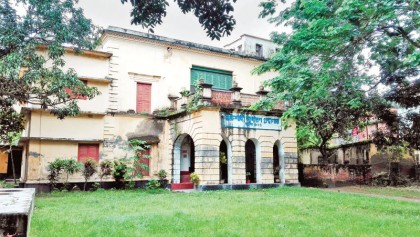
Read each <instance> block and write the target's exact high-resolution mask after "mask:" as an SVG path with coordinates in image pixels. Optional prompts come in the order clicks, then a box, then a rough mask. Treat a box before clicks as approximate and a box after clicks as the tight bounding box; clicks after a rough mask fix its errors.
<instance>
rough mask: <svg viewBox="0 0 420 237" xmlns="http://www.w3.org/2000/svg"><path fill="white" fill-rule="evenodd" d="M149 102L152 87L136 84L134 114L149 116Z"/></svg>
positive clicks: (145, 84)
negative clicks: (146, 114)
mask: <svg viewBox="0 0 420 237" xmlns="http://www.w3.org/2000/svg"><path fill="white" fill-rule="evenodd" d="M151 100H152V85H151V84H147V83H141V82H138V83H137V101H136V112H137V113H149V114H150V112H151Z"/></svg>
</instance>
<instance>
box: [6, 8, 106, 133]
mask: <svg viewBox="0 0 420 237" xmlns="http://www.w3.org/2000/svg"><path fill="white" fill-rule="evenodd" d="M76 2H77V1H76V0H30V1H29V0H17V1H12V2H10V1H8V0H0V85H1V86H0V141H5V140H6V135H7V133H8V132H17V133H19V132H20V131H21V130H22V129H23V127H24V120H23V114H21V113H20V111H16V110H15V108H14V107H13V105H15V104H17V103H22V104H25V103H31V104H34V105H39V106H40V107H41V108H42V109H51V111H52V113H53V114H55V115H56V116H58V117H59V118H60V119H62V118H64V117H65V116H69V115H75V114H77V113H78V111H79V108H78V106H77V103H76V100H75V99H74V98H71V97H70V95H69V94H68V93H67V92H66V91H65V89H66V88H68V89H71V90H72V91H73V93H74V94H77V95H80V96H86V97H88V98H93V97H94V96H95V95H97V94H98V93H99V91H98V90H97V89H95V88H89V87H87V86H85V85H84V83H82V82H81V81H80V80H79V79H78V77H77V75H76V73H75V71H74V70H72V69H69V70H64V69H63V67H64V65H65V62H64V60H63V59H62V57H63V55H64V54H65V48H64V46H63V45H69V46H71V47H72V48H73V49H74V50H75V52H77V53H80V52H81V49H93V48H94V47H95V46H96V44H97V43H98V41H97V40H96V39H97V35H98V32H99V31H98V30H99V29H97V28H95V27H94V26H93V25H92V23H91V20H89V19H86V18H85V17H84V16H83V10H82V9H80V8H77V7H76V6H75V4H76ZM18 6H19V8H20V9H24V11H20V12H19V13H17V8H18ZM39 51H44V52H45V54H44V55H41V54H40V53H39ZM46 63H48V65H46Z"/></svg>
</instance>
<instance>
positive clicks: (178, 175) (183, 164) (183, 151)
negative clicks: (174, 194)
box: [172, 133, 195, 183]
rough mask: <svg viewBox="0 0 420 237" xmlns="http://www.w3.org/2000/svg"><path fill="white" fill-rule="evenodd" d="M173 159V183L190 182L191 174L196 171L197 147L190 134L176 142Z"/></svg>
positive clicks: (180, 136)
mask: <svg viewBox="0 0 420 237" xmlns="http://www.w3.org/2000/svg"><path fill="white" fill-rule="evenodd" d="M172 157H173V162H172V164H173V165H172V177H173V178H172V179H173V180H172V183H182V182H189V174H190V173H192V172H194V170H195V146H194V141H193V139H192V137H191V136H190V135H189V134H186V133H184V134H181V135H179V136H178V138H177V139H176V140H175V143H174V147H173V154H172Z"/></svg>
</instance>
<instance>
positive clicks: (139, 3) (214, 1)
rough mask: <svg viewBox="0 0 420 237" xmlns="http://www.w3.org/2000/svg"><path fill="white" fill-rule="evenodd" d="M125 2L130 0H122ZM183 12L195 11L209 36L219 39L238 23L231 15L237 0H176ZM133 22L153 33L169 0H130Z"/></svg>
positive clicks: (163, 14)
mask: <svg viewBox="0 0 420 237" xmlns="http://www.w3.org/2000/svg"><path fill="white" fill-rule="evenodd" d="M121 2H122V3H123V4H124V3H126V2H128V0H121ZM174 2H176V3H177V4H178V6H179V8H180V9H181V11H182V13H184V14H185V13H188V12H193V13H194V15H195V16H196V17H197V18H198V21H199V22H200V24H201V26H202V27H203V28H204V29H205V30H206V32H207V36H208V37H210V38H211V39H217V40H219V39H220V37H221V36H224V35H225V34H226V35H230V33H231V32H232V30H233V27H234V26H235V24H236V21H235V19H234V18H233V16H232V15H231V13H232V12H233V10H234V9H233V6H232V4H231V2H234V3H235V2H236V0H232V1H231V0H210V1H208V0H174ZM130 3H131V5H132V7H133V9H132V10H131V17H132V20H131V24H135V25H141V26H142V27H143V28H148V29H149V31H150V32H152V33H153V28H154V27H156V25H160V24H162V18H163V17H165V16H166V7H167V6H169V3H168V1H167V0H130Z"/></svg>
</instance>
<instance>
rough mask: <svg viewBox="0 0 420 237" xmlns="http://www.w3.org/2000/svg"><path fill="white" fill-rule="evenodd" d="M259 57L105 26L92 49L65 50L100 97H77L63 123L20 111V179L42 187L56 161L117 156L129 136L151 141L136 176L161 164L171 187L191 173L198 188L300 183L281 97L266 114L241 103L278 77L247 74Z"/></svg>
mask: <svg viewBox="0 0 420 237" xmlns="http://www.w3.org/2000/svg"><path fill="white" fill-rule="evenodd" d="M261 45H262V44H261ZM263 56H264V55H252V54H251V55H250V54H247V53H246V52H240V51H232V50H229V49H222V48H216V47H210V46H206V45H201V44H197V43H191V42H186V41H181V40H175V39H170V38H166V37H160V36H156V35H150V34H145V33H141V32H136V31H131V30H125V29H121V28H116V27H109V28H108V29H107V30H105V31H104V33H103V35H102V44H101V45H100V47H99V48H98V49H97V51H89V52H85V53H84V54H82V55H74V54H73V53H72V52H70V51H69V52H68V53H67V54H66V56H65V60H66V67H68V68H74V69H75V70H76V72H77V73H78V75H79V76H80V79H81V80H83V81H85V82H86V83H87V85H89V86H95V87H97V88H98V89H99V91H100V92H101V94H100V95H99V96H97V97H95V98H94V99H92V100H84V99H83V98H80V99H79V105H80V108H81V113H80V114H79V115H78V116H76V117H67V118H65V119H64V120H59V119H57V118H56V117H54V116H53V115H51V114H50V113H49V111H44V110H41V109H39V108H37V107H35V106H31V105H27V106H26V107H25V108H24V111H23V112H24V113H25V114H26V118H27V125H26V130H25V131H24V133H23V135H22V140H21V143H20V147H19V152H20V157H21V169H20V173H21V181H22V182H23V183H25V185H26V186H39V185H45V184H47V183H48V180H47V176H48V170H47V165H48V162H51V161H53V160H54V159H56V158H66V159H75V160H83V159H85V158H86V157H91V158H93V159H95V160H97V161H98V162H100V161H103V160H114V159H119V158H122V157H124V156H126V155H127V146H128V145H127V141H128V140H130V139H140V140H144V141H145V142H146V143H147V144H149V145H151V148H150V150H149V154H150V156H151V159H146V160H143V162H145V163H147V165H148V166H149V171H148V172H145V173H144V177H143V178H142V180H148V179H151V178H156V177H157V176H156V173H157V171H159V170H161V169H164V170H166V171H167V172H168V174H169V177H168V179H169V181H170V183H172V184H173V187H174V188H176V187H178V188H185V187H188V185H184V186H183V184H184V183H187V184H188V183H189V182H190V180H189V178H188V177H189V174H190V173H191V172H195V173H197V174H198V175H199V177H200V179H201V185H202V186H201V187H202V188H203V189H206V188H211V187H216V185H217V187H221V186H222V185H220V184H221V183H222V184H223V187H224V188H232V185H233V184H246V183H256V184H261V185H272V184H275V183H287V184H298V175H297V173H298V172H297V148H296V139H295V130H294V127H289V128H287V129H285V130H284V129H282V126H281V120H280V116H281V114H282V112H283V111H284V108H283V107H282V105H281V103H279V105H278V106H276V108H275V109H273V110H272V111H251V110H248V109H247V107H248V106H250V105H251V104H253V103H255V102H257V101H258V100H260V99H261V98H263V97H264V96H266V95H267V93H268V92H267V91H265V90H264V88H262V87H261V84H262V82H263V81H264V80H266V79H269V78H271V77H273V76H274V74H265V75H261V76H258V75H253V74H252V73H251V71H252V69H254V68H255V67H257V66H258V65H259V64H261V63H262V62H263V61H264V57H263ZM197 86H198V87H197ZM187 91H188V92H187ZM17 155H18V156H19V154H17ZM221 157H222V159H225V158H226V162H225V163H223V162H222V163H221V162H220V159H221ZM70 181H71V182H79V181H80V182H81V181H82V178H81V177H80V176H77V175H74V176H72V177H71V179H70ZM272 186H275V185H272Z"/></svg>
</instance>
